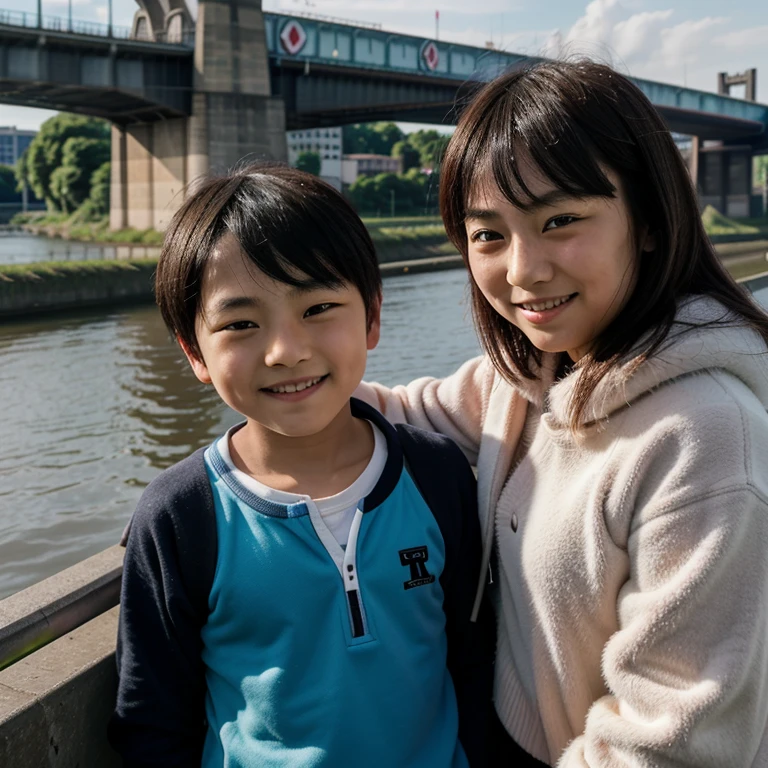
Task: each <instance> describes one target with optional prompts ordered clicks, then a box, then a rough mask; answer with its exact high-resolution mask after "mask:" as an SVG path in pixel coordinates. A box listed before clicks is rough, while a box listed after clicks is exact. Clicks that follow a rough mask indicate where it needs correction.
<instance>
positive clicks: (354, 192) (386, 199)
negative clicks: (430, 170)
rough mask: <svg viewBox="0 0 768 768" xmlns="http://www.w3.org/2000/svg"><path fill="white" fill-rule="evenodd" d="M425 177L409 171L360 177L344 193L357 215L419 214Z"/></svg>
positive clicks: (427, 178)
mask: <svg viewBox="0 0 768 768" xmlns="http://www.w3.org/2000/svg"><path fill="white" fill-rule="evenodd" d="M429 184H430V180H429V177H428V176H426V175H425V174H423V173H419V171H418V170H415V169H412V170H410V171H408V173H407V174H404V175H398V174H394V173H380V174H378V175H377V176H360V177H359V178H358V179H357V180H356V181H355V182H354V183H353V184H351V185H350V187H349V190H348V192H347V194H348V196H349V199H350V202H351V203H352V205H354V206H355V208H356V209H357V210H358V211H359V212H363V213H381V214H389V213H390V212H391V210H392V203H393V202H394V206H395V213H396V214H411V213H422V212H423V211H424V207H425V204H426V199H427V194H428V191H429Z"/></svg>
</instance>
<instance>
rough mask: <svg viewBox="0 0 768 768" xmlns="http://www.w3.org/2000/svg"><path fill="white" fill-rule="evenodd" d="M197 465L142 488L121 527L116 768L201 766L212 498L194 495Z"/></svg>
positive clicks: (113, 734)
mask: <svg viewBox="0 0 768 768" xmlns="http://www.w3.org/2000/svg"><path fill="white" fill-rule="evenodd" d="M190 458H192V457H190ZM198 459H199V461H198V462H197V464H196V466H195V471H194V472H192V473H190V472H189V465H187V467H186V470H182V471H180V472H179V471H176V472H175V473H174V471H173V470H174V469H175V468H173V469H172V470H167V471H166V473H170V474H166V473H164V474H163V475H160V477H159V478H158V479H157V480H155V481H154V482H153V483H152V484H150V486H149V487H148V488H147V489H146V490H145V492H144V494H143V495H142V498H141V500H140V501H139V505H138V507H137V509H136V512H135V513H134V517H133V520H132V524H131V530H130V535H129V537H128V542H127V548H126V555H125V563H124V566H123V583H122V592H121V600H120V602H121V608H120V622H119V629H118V646H117V665H118V677H119V682H118V693H117V703H116V708H115V712H114V714H113V716H112V719H111V721H110V724H109V734H108V735H109V740H110V742H111V744H112V746H113V747H114V749H115V750H116V751H117V752H118V753H119V754H120V755H121V756H122V757H123V760H124V765H125V768H150V767H152V768H159V767H162V768H182V767H183V768H190V767H191V766H199V765H200V761H201V756H202V747H203V742H204V738H205V733H206V725H205V692H206V684H205V673H204V666H203V662H202V658H201V652H202V641H201V638H200V629H201V627H202V626H203V624H204V623H205V621H206V620H207V596H208V593H209V592H210V586H209V581H212V578H213V571H214V569H215V559H216V549H215V547H216V545H215V533H216V530H215V516H214V514H213V508H212V498H208V497H207V496H206V495H205V494H203V495H202V496H201V494H200V492H199V488H200V486H201V485H202V483H203V482H207V479H206V478H205V477H204V476H203V475H201V472H204V465H202V455H200V456H199V457H198ZM187 461H189V460H187ZM182 464H183V462H182ZM177 466H179V465H177ZM201 467H203V468H202V469H201ZM179 483H181V485H180V487H179V490H177V489H176V487H175V486H176V485H177V484H179ZM207 492H208V494H210V487H209V486H208V488H207ZM212 537H213V543H212Z"/></svg>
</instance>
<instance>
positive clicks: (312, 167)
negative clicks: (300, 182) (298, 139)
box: [296, 152, 321, 176]
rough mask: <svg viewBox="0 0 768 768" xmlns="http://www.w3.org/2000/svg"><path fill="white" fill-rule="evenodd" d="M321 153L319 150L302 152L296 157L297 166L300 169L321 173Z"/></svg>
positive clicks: (315, 173) (316, 173) (316, 174)
mask: <svg viewBox="0 0 768 768" xmlns="http://www.w3.org/2000/svg"><path fill="white" fill-rule="evenodd" d="M320 165H321V162H320V155H318V154H317V152H300V153H299V156H298V157H297V158H296V167H297V168H298V169H299V170H300V171H306V172H307V173H312V174H314V175H315V176H319V175H320Z"/></svg>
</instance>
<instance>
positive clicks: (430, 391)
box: [355, 357, 495, 464]
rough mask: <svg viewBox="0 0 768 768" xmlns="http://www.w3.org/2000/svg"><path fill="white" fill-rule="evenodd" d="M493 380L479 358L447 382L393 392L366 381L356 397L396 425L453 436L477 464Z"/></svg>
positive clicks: (419, 384)
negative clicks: (411, 426)
mask: <svg viewBox="0 0 768 768" xmlns="http://www.w3.org/2000/svg"><path fill="white" fill-rule="evenodd" d="M494 378H495V372H494V368H493V365H492V364H491V362H490V360H488V358H487V357H476V358H473V359H472V360H469V361H467V362H466V363H464V365H462V366H461V368H459V370H458V371H456V373H454V374H452V375H451V376H448V377H447V378H445V379H433V378H429V377H424V378H421V379H416V380H415V381H412V382H411V383H410V384H408V385H406V386H403V385H399V386H396V387H393V388H391V389H390V388H388V387H385V386H383V385H381V384H371V383H367V382H363V383H362V384H361V385H360V386H359V387H358V389H357V391H356V392H355V397H357V398H359V399H360V400H364V401H365V402H367V403H368V404H369V405H372V406H373V407H374V408H376V409H378V410H379V411H381V413H382V414H383V415H384V416H386V418H387V419H388V420H389V421H390V422H392V423H393V424H411V425H413V426H415V427H420V428H421V429H425V430H429V431H430V432H437V433H439V434H441V435H445V436H446V437H450V438H451V440H453V441H454V442H455V443H456V444H457V445H458V446H459V448H461V450H462V451H463V452H464V455H465V456H466V457H467V458H468V459H469V461H470V462H471V463H472V464H475V463H476V462H477V453H478V450H479V446H480V437H481V435H482V432H483V421H484V418H485V413H486V410H487V407H488V400H489V398H490V393H491V388H492V386H493V383H494Z"/></svg>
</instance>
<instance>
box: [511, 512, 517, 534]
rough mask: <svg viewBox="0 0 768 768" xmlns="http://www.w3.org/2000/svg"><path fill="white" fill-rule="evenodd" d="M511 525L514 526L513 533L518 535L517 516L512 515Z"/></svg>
mask: <svg viewBox="0 0 768 768" xmlns="http://www.w3.org/2000/svg"><path fill="white" fill-rule="evenodd" d="M510 525H511V526H512V531H513V533H517V515H512V520H510Z"/></svg>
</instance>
